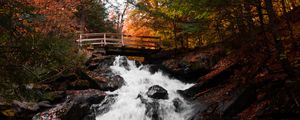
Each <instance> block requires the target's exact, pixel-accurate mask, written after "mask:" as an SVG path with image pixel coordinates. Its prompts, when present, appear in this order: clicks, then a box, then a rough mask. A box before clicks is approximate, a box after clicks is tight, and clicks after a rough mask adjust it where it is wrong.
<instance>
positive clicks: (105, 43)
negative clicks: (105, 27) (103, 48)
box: [104, 33, 106, 45]
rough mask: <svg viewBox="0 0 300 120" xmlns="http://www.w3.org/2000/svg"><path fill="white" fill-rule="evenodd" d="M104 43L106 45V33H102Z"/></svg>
mask: <svg viewBox="0 0 300 120" xmlns="http://www.w3.org/2000/svg"><path fill="white" fill-rule="evenodd" d="M104 45H106V33H104Z"/></svg>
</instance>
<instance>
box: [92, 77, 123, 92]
mask: <svg viewBox="0 0 300 120" xmlns="http://www.w3.org/2000/svg"><path fill="white" fill-rule="evenodd" d="M108 80H109V81H107V82H106V83H97V84H98V86H99V89H100V90H103V91H114V90H116V89H118V88H120V87H122V85H124V84H125V81H124V79H123V78H122V77H121V76H119V75H115V76H112V77H109V79H108Z"/></svg>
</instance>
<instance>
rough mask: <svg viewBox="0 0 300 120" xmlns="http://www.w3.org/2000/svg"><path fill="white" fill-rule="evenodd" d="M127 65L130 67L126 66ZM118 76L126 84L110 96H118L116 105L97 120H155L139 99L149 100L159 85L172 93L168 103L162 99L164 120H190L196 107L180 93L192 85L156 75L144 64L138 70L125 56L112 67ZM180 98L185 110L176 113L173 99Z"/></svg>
mask: <svg viewBox="0 0 300 120" xmlns="http://www.w3.org/2000/svg"><path fill="white" fill-rule="evenodd" d="M124 62H127V63H128V66H127V68H126V67H124V66H123V64H122V63H124ZM111 69H112V71H113V72H114V73H115V74H118V75H120V76H121V77H123V78H124V80H125V85H123V86H122V87H121V88H120V89H118V90H116V91H114V92H108V94H117V95H118V96H117V97H116V99H115V102H114V103H113V104H112V105H111V106H110V109H109V111H108V112H106V113H104V114H101V115H99V116H97V117H96V119H97V120H151V118H149V117H147V116H146V115H145V112H146V105H145V104H143V103H142V102H141V100H140V99H138V98H137V96H138V95H139V94H141V95H142V96H143V97H144V98H145V99H147V100H148V101H152V99H151V98H148V97H147V95H146V92H147V91H148V88H149V87H151V86H153V85H159V86H162V87H163V88H165V89H166V90H167V91H168V93H169V99H168V100H158V102H159V104H160V108H159V111H158V112H159V114H160V117H161V118H162V119H164V120H186V119H188V118H189V117H190V116H191V114H192V111H193V109H192V105H190V104H189V103H188V102H187V101H185V100H184V99H183V98H182V97H181V96H180V95H179V94H178V93H177V92H176V91H177V90H179V89H186V88H188V87H190V86H192V84H184V83H182V82H180V81H178V80H176V79H171V78H169V77H168V76H166V75H164V74H163V73H162V72H161V71H158V72H156V73H154V74H151V73H150V72H149V69H148V68H147V67H145V66H143V65H141V66H139V67H137V66H136V64H135V62H134V61H131V60H128V59H127V58H124V57H122V56H118V57H116V58H115V61H114V65H113V66H111ZM175 98H179V99H180V100H182V101H183V106H182V107H183V110H182V111H181V112H175V107H174V105H173V102H172V100H174V99H175Z"/></svg>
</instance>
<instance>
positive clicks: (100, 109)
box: [87, 94, 117, 118]
mask: <svg viewBox="0 0 300 120" xmlns="http://www.w3.org/2000/svg"><path fill="white" fill-rule="evenodd" d="M116 97H117V95H116V94H113V95H107V96H106V97H105V99H104V100H103V101H102V102H101V103H100V104H98V105H94V106H91V109H90V110H91V114H89V115H87V116H94V118H95V117H96V116H98V115H102V114H105V113H107V112H108V111H109V110H110V109H111V105H112V104H113V103H115V101H116ZM87 118H88V117H87Z"/></svg>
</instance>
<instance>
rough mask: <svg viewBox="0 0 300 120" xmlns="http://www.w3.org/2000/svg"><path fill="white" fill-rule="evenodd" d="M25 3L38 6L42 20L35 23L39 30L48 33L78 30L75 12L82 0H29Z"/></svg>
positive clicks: (37, 12) (38, 12) (37, 10)
mask: <svg viewBox="0 0 300 120" xmlns="http://www.w3.org/2000/svg"><path fill="white" fill-rule="evenodd" d="M23 2H24V3H26V4H28V5H31V6H33V7H36V8H37V9H36V10H35V11H34V13H36V14H40V15H42V16H43V17H44V18H43V17H42V19H41V20H42V21H37V22H36V23H35V26H34V27H35V29H36V31H37V32H43V33H47V32H49V31H56V32H57V31H59V32H62V33H67V32H73V31H75V30H76V27H77V25H76V19H74V13H75V12H76V11H77V9H76V7H77V6H78V5H79V4H80V0H27V1H23Z"/></svg>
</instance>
